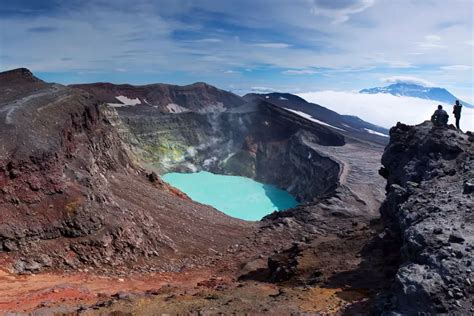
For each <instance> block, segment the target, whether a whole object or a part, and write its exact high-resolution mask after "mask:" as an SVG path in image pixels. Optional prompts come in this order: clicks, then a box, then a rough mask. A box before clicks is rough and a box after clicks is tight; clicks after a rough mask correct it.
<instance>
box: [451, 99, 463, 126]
mask: <svg viewBox="0 0 474 316" xmlns="http://www.w3.org/2000/svg"><path fill="white" fill-rule="evenodd" d="M461 109H462V105H461V103H459V100H456V103H455V104H454V106H453V114H454V117H455V118H456V128H457V129H460V128H459V120H460V119H461Z"/></svg>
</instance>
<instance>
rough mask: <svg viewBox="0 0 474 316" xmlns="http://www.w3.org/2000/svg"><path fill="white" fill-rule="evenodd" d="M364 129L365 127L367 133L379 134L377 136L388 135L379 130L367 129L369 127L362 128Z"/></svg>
mask: <svg viewBox="0 0 474 316" xmlns="http://www.w3.org/2000/svg"><path fill="white" fill-rule="evenodd" d="M364 129H365V130H366V131H367V132H368V133H370V134H374V135H379V136H382V137H389V136H388V135H385V134H382V133H379V132H377V131H374V130H372V129H369V128H364Z"/></svg>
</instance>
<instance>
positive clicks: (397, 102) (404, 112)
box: [298, 91, 474, 131]
mask: <svg viewBox="0 0 474 316" xmlns="http://www.w3.org/2000/svg"><path fill="white" fill-rule="evenodd" d="M298 96H300V97H302V98H303V99H305V100H307V101H308V102H312V103H317V104H320V105H322V106H325V107H327V108H329V109H331V110H333V111H336V112H338V113H340V114H349V115H356V116H358V117H360V118H361V119H363V120H366V121H368V122H370V123H373V124H377V125H380V126H383V127H386V128H390V127H392V126H394V125H395V124H396V123H397V122H402V123H405V124H410V125H414V124H419V123H422V122H423V121H425V120H429V119H430V117H431V115H432V114H433V112H434V110H435V109H436V106H437V104H438V103H437V102H433V101H429V100H424V99H418V98H411V97H397V96H393V95H390V94H384V93H380V94H363V93H357V92H349V91H318V92H305V93H298ZM445 109H446V110H447V112H448V114H450V118H449V123H454V117H453V115H452V114H451V112H452V111H451V105H445ZM461 128H462V129H463V130H471V131H473V130H474V110H472V109H468V108H463V113H462V116H461Z"/></svg>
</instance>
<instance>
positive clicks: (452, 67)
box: [440, 65, 472, 71]
mask: <svg viewBox="0 0 474 316" xmlns="http://www.w3.org/2000/svg"><path fill="white" fill-rule="evenodd" d="M440 68H441V69H443V70H448V71H449V70H453V71H464V70H470V69H472V66H468V65H449V66H442V67H440Z"/></svg>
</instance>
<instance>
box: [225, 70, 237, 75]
mask: <svg viewBox="0 0 474 316" xmlns="http://www.w3.org/2000/svg"><path fill="white" fill-rule="evenodd" d="M224 73H225V74H240V71H236V70H230V69H229V70H225V71H224Z"/></svg>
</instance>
